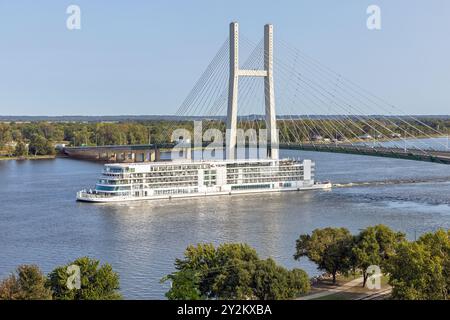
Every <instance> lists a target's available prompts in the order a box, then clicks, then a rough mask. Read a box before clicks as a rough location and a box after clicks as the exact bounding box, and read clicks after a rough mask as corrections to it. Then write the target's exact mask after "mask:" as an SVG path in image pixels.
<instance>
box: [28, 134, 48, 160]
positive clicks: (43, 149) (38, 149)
mask: <svg viewBox="0 0 450 320" xmlns="http://www.w3.org/2000/svg"><path fill="white" fill-rule="evenodd" d="M28 149H29V151H30V153H32V154H33V155H35V156H36V155H51V154H54V153H55V148H54V147H53V145H52V144H51V142H50V141H48V140H47V139H45V138H44V137H43V136H41V135H33V137H32V138H31V141H30V144H29V147H28Z"/></svg>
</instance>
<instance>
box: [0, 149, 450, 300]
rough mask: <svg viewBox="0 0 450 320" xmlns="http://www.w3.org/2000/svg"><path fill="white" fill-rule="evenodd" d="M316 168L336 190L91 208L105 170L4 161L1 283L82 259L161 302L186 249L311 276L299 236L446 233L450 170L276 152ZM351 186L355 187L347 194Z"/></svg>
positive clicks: (138, 294) (130, 294) (0, 165)
mask: <svg viewBox="0 0 450 320" xmlns="http://www.w3.org/2000/svg"><path fill="white" fill-rule="evenodd" d="M281 154H282V156H289V157H302V158H309V159H313V160H314V161H316V175H317V179H318V180H328V179H329V180H331V181H332V182H333V183H335V184H339V185H341V186H340V187H335V188H333V190H332V191H308V192H292V193H282V194H265V195H252V196H248V195H247V196H246V195H243V196H231V197H230V196H224V197H213V198H198V199H190V200H183V199H178V200H171V201H167V200H166V201H145V202H134V203H128V204H87V203H78V202H76V201H75V193H76V192H77V191H78V190H80V189H82V188H85V187H89V186H92V185H93V184H94V183H95V180H96V179H97V177H98V176H99V174H100V171H101V169H102V165H100V164H97V163H91V162H84V161H77V160H70V159H55V160H35V161H0V182H1V183H0V278H3V277H5V276H7V275H8V274H9V273H10V272H12V271H13V270H14V268H15V267H16V266H17V265H19V264H24V263H35V264H38V265H39V266H40V267H41V268H42V270H43V271H44V272H49V271H51V270H52V269H53V268H54V267H55V266H57V265H61V264H66V263H68V262H70V261H71V260H73V259H75V258H77V257H80V256H86V255H87V256H91V257H95V258H97V259H100V260H101V261H102V262H109V263H110V264H112V266H113V268H114V270H116V271H117V272H118V273H119V275H120V280H121V292H122V293H123V295H124V296H125V297H126V298H139V299H147V298H156V299H161V298H164V292H165V291H167V284H161V283H160V281H159V280H160V279H161V278H162V277H163V276H164V275H166V274H167V273H170V272H172V271H173V262H174V259H175V258H176V257H181V256H182V254H183V251H184V249H185V248H186V246H187V245H189V244H196V243H198V242H212V243H214V244H218V243H223V242H246V243H248V244H250V245H251V246H253V247H254V248H256V250H257V251H258V253H259V254H260V256H261V257H269V256H270V257H273V258H274V259H275V260H276V261H278V262H279V263H280V264H282V265H284V266H286V267H288V268H293V267H300V268H303V269H304V270H306V271H307V272H308V273H309V275H310V276H313V275H315V274H317V270H316V268H315V266H314V265H313V264H311V263H310V262H308V261H307V260H302V261H300V262H298V261H294V259H293V254H294V250H295V240H296V239H297V238H298V236H299V234H301V233H310V232H311V231H312V230H313V229H315V228H321V227H327V226H336V227H337V226H339V227H341V226H342V227H346V228H348V229H350V231H352V232H358V230H359V229H361V228H364V227H366V226H370V225H375V224H379V223H383V224H386V225H389V226H390V227H392V228H394V229H395V230H399V231H403V232H405V233H407V235H408V237H409V238H410V239H414V238H415V237H417V236H419V235H420V234H421V233H423V232H426V231H433V230H436V229H437V228H446V229H447V228H450V166H446V165H440V164H433V163H425V162H415V161H408V160H397V159H387V158H375V157H365V156H355V155H344V154H330V153H314V152H304V151H282V152H281ZM349 183H353V186H351V187H350V186H349Z"/></svg>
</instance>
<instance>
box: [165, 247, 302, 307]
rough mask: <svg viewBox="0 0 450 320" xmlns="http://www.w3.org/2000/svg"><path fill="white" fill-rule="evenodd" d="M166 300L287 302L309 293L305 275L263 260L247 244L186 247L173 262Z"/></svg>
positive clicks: (268, 260)
mask: <svg viewBox="0 0 450 320" xmlns="http://www.w3.org/2000/svg"><path fill="white" fill-rule="evenodd" d="M175 267H176V269H177V271H176V272H174V273H172V274H171V275H168V276H167V277H165V278H164V279H163V281H165V280H171V281H172V286H171V289H170V290H169V291H168V292H167V294H166V296H167V298H169V299H190V298H193V299H265V300H274V299H289V298H293V297H296V296H298V295H300V294H302V293H305V292H307V291H308V290H309V279H308V276H307V274H306V273H305V272H304V271H303V270H300V269H294V270H287V269H285V268H283V267H281V266H279V265H277V264H276V263H275V261H273V260H272V259H270V258H269V259H266V260H262V259H260V258H259V257H258V254H257V253H256V251H255V250H254V249H253V248H251V247H250V246H248V245H246V244H222V245H220V246H218V247H217V248H215V247H214V246H213V245H212V244H198V245H197V246H189V247H188V248H187V249H186V251H185V255H184V259H177V260H176V262H175Z"/></svg>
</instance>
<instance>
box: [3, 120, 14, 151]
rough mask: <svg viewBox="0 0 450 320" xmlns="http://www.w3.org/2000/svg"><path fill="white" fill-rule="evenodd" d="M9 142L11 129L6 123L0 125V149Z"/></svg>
mask: <svg viewBox="0 0 450 320" xmlns="http://www.w3.org/2000/svg"><path fill="white" fill-rule="evenodd" d="M11 140H12V136H11V127H10V126H9V124H7V123H0V147H3V146H5V144H6V143H8V142H11Z"/></svg>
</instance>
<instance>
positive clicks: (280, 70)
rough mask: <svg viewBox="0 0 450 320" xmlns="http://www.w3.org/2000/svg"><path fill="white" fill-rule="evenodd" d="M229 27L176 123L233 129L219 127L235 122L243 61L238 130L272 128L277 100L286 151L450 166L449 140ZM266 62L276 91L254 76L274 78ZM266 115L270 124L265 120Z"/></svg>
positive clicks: (327, 72)
mask: <svg viewBox="0 0 450 320" xmlns="http://www.w3.org/2000/svg"><path fill="white" fill-rule="evenodd" d="M230 27H231V29H230V36H229V37H228V38H227V39H226V40H225V41H224V43H223V44H222V46H221V47H220V48H219V50H218V51H217V53H216V55H215V56H214V57H213V59H212V60H211V61H210V63H209V65H208V66H207V68H206V70H205V71H204V72H203V74H202V75H201V76H200V78H199V79H198V81H197V83H196V84H195V86H194V87H193V88H192V90H191V92H190V93H189V94H188V96H187V97H186V99H185V100H184V102H183V103H182V104H181V106H180V107H179V108H178V110H177V112H176V114H175V115H177V116H197V117H198V116H200V117H203V118H204V121H203V130H204V131H206V130H208V129H209V128H220V129H222V130H224V129H225V128H228V126H229V123H227V126H225V121H221V120H220V119H221V118H222V119H225V118H229V117H230V103H232V102H230V100H232V96H230V94H231V93H230V92H231V91H232V90H230V86H231V85H233V83H232V82H231V81H230V79H232V78H233V69H236V66H235V65H234V66H233V64H234V63H235V61H234V59H235V58H236V56H238V57H239V55H240V57H241V58H242V57H244V56H245V57H246V59H245V60H244V62H243V63H242V64H240V63H238V65H237V68H238V69H239V71H241V70H243V71H242V72H241V73H242V74H241V75H243V76H242V77H241V78H240V79H239V83H238V88H239V90H238V92H239V93H238V94H236V97H234V99H236V100H237V101H238V104H239V108H237V122H238V123H237V127H238V128H242V129H244V130H248V129H255V130H260V129H266V128H268V127H270V119H269V118H270V117H268V116H267V112H268V111H270V110H269V109H270V108H271V107H270V106H269V105H268V101H270V99H271V97H270V95H271V94H273V95H274V99H275V102H272V103H274V104H275V105H276V111H277V117H276V119H277V120H276V127H277V128H278V129H279V138H278V139H279V147H280V148H282V149H283V148H285V149H298V150H310V151H324V152H338V153H348V154H361V155H370V156H380V157H392V158H402V159H411V160H419V161H430V162H439V163H446V164H450V149H449V142H448V133H447V132H445V133H444V132H441V131H440V128H439V127H435V126H434V124H429V123H427V122H426V120H424V119H422V118H419V117H414V116H410V115H407V114H406V113H405V112H403V111H402V110H401V109H400V108H398V107H396V106H394V105H392V104H390V103H388V102H387V101H385V100H384V99H382V98H380V97H377V96H376V95H374V94H372V93H371V92H370V91H368V90H366V89H364V88H362V87H361V86H360V85H358V84H357V83H355V82H353V81H351V80H349V79H347V78H346V77H344V76H343V75H341V74H340V73H338V72H335V71H333V70H332V69H331V68H329V67H327V66H325V65H324V64H322V63H321V62H319V61H317V60H316V59H314V58H312V57H310V56H308V55H307V54H305V53H304V52H303V51H301V50H299V49H296V48H294V47H293V46H291V45H289V44H288V43H287V42H285V41H283V40H280V39H278V38H277V37H275V39H273V38H272V35H271V41H272V42H273V43H272V44H271V48H270V49H271V50H272V51H269V49H268V47H267V46H268V43H267V39H264V38H263V39H261V40H260V41H258V42H253V41H252V40H250V39H249V38H247V37H246V36H245V35H242V34H241V35H235V31H236V30H234V29H233V23H232V24H231V26H230ZM266 27H267V26H266ZM235 28H237V24H236V27H235ZM237 37H238V38H237ZM236 38H237V39H236ZM238 43H239V51H238V50H237V47H238ZM233 51H235V52H233ZM269 54H270V55H272V57H271V59H272V61H273V65H271V66H270V71H271V76H272V77H273V80H272V83H273V84H272V85H273V87H274V88H270V87H269V86H268V83H267V82H265V81H266V79H265V77H264V76H265V74H262V77H261V76H260V77H258V76H255V75H257V74H258V72H264V71H267V70H269V69H268V65H267V63H268V62H267V61H268V55H269ZM235 90H236V91H237V89H235ZM237 101H236V102H235V103H236V104H237ZM274 107H275V106H273V107H272V108H273V109H274ZM264 111H265V112H266V116H265V117H264V116H261V114H263V113H264ZM176 126H177V123H174V127H176ZM269 129H270V128H269ZM168 134H170V132H168Z"/></svg>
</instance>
